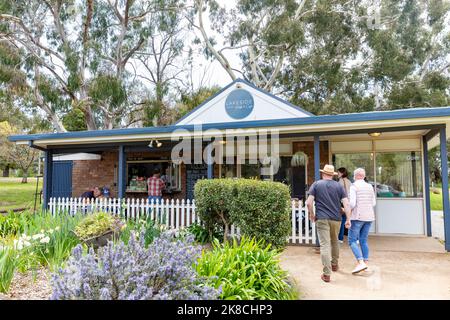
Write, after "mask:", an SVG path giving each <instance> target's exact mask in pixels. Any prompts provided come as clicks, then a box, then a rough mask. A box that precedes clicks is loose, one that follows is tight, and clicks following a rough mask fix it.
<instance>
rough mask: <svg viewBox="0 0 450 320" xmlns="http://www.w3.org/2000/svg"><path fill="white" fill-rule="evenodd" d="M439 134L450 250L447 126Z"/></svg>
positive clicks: (444, 207) (445, 228) (445, 216)
mask: <svg viewBox="0 0 450 320" xmlns="http://www.w3.org/2000/svg"><path fill="white" fill-rule="evenodd" d="M439 135H440V144H441V174H442V204H443V209H444V238H445V250H446V251H450V202H449V194H448V160H447V159H448V158H447V135H446V132H445V127H443V128H441V130H440V132H439Z"/></svg>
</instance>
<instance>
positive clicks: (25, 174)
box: [22, 170, 28, 183]
mask: <svg viewBox="0 0 450 320" xmlns="http://www.w3.org/2000/svg"><path fill="white" fill-rule="evenodd" d="M22 183H28V172H26V171H25V170H24V171H23V176H22Z"/></svg>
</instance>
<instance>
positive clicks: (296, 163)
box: [291, 151, 308, 167]
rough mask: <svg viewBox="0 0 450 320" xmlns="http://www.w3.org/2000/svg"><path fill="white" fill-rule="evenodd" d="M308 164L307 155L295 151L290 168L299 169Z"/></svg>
mask: <svg viewBox="0 0 450 320" xmlns="http://www.w3.org/2000/svg"><path fill="white" fill-rule="evenodd" d="M307 163H308V155H307V154H306V153H304V152H303V151H297V152H296V153H295V154H294V155H293V156H292V159H291V166H293V167H301V166H306V164H307Z"/></svg>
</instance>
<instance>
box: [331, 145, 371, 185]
mask: <svg viewBox="0 0 450 320" xmlns="http://www.w3.org/2000/svg"><path fill="white" fill-rule="evenodd" d="M333 163H334V168H335V169H336V170H337V169H339V168H341V167H343V168H346V169H347V171H348V174H349V176H348V178H349V179H350V180H352V181H353V171H355V169H356V168H363V169H364V170H366V178H367V181H368V182H369V183H370V184H371V185H373V186H374V185H375V179H374V177H373V153H370V152H368V153H336V154H334V155H333Z"/></svg>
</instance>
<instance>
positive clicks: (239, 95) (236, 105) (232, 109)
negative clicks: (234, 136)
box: [225, 89, 255, 119]
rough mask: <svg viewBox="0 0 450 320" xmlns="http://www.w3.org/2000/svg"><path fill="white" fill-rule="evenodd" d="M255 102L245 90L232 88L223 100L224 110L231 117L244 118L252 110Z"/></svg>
mask: <svg viewBox="0 0 450 320" xmlns="http://www.w3.org/2000/svg"><path fill="white" fill-rule="evenodd" d="M254 105H255V102H254V101H253V97H252V95H251V94H250V92H248V91H247V90H244V89H236V90H233V91H232V92H231V93H230V94H229V95H228V97H227V99H226V100H225V110H226V111H227V114H228V115H229V116H230V117H231V118H233V119H244V118H245V117H247V116H248V115H249V114H250V113H251V112H252V111H253V107H254Z"/></svg>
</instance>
